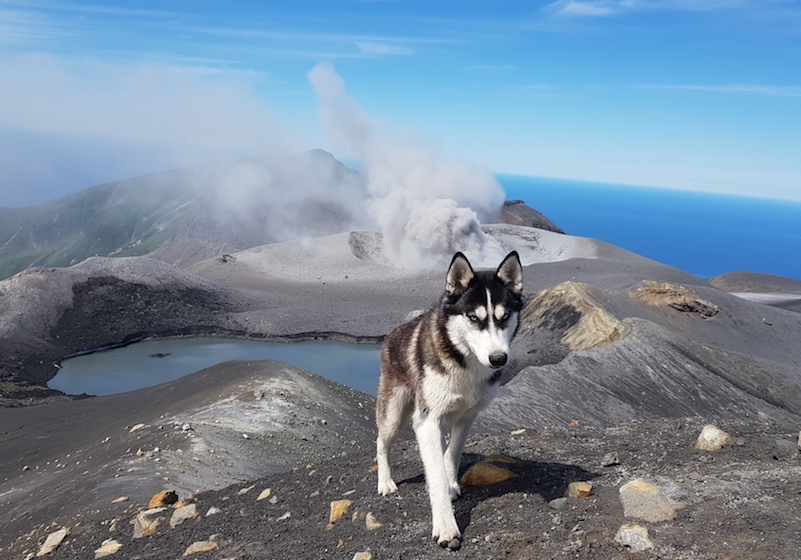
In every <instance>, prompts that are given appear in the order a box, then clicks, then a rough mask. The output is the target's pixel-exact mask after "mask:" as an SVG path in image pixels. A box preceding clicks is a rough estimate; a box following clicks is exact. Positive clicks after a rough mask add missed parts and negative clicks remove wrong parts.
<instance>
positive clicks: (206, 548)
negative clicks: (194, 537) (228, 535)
mask: <svg viewBox="0 0 801 560" xmlns="http://www.w3.org/2000/svg"><path fill="white" fill-rule="evenodd" d="M217 547H218V545H217V543H216V542H214V541H197V542H194V543H192V544H190V545H189V546H188V547H187V549H186V550H185V551H184V556H192V555H193V554H199V553H201V552H211V551H212V550H215V549H216V548H217Z"/></svg>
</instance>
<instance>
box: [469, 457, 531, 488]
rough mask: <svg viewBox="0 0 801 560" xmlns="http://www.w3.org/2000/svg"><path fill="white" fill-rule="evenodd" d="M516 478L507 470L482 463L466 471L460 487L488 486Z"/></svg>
mask: <svg viewBox="0 0 801 560" xmlns="http://www.w3.org/2000/svg"><path fill="white" fill-rule="evenodd" d="M516 476H517V475H516V474H515V473H513V472H512V471H510V470H509V469H505V468H503V467H498V466H496V465H493V464H491V463H486V462H484V461H482V462H480V463H476V464H475V465H473V466H472V467H470V468H469V469H467V472H466V473H464V474H463V475H462V480H461V483H462V486H490V485H492V484H498V483H499V482H503V481H505V480H509V479H510V478H515V477H516Z"/></svg>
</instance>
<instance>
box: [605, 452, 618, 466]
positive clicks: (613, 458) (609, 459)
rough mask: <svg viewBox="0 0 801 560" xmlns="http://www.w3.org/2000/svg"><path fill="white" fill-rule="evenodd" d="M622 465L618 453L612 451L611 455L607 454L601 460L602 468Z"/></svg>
mask: <svg viewBox="0 0 801 560" xmlns="http://www.w3.org/2000/svg"><path fill="white" fill-rule="evenodd" d="M619 464H620V457H618V455H617V452H616V451H612V452H611V453H607V454H606V455H604V456H603V459H601V466H602V467H613V466H615V465H619Z"/></svg>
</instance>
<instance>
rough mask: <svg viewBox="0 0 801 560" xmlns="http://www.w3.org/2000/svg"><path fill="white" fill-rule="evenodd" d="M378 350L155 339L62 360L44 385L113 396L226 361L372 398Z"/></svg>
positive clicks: (327, 344) (316, 343) (327, 343)
mask: <svg viewBox="0 0 801 560" xmlns="http://www.w3.org/2000/svg"><path fill="white" fill-rule="evenodd" d="M380 348H381V347H380V345H375V344H345V343H342V342H331V341H308V342H294V343H286V344H285V343H278V342H261V341H254V340H232V339H227V338H190V339H179V340H154V341H149V342H138V343H136V344H131V345H130V346H126V347H124V348H117V349H114V350H108V351H105V352H96V353H94V354H88V355H85V356H78V357H76V358H70V359H68V360H64V361H63V362H62V364H61V365H62V367H61V369H60V370H59V372H58V374H57V375H56V376H55V377H54V378H53V379H51V380H50V382H49V383H48V384H47V385H48V387H50V388H51V389H57V390H59V391H63V392H64V393H67V394H70V395H80V394H82V393H86V394H89V395H112V394H115V393H124V392H126V391H133V390H135V389H141V388H143V387H150V386H152V385H158V384H159V383H165V382H167V381H172V380H173V379H178V378H179V377H183V376H184V375H188V374H190V373H193V372H196V371H198V370H201V369H203V368H207V367H210V366H213V365H215V364H219V363H221V362H226V361H229V360H278V361H280V362H285V363H288V364H291V365H293V366H297V367H300V368H303V369H306V370H309V371H311V372H314V373H316V374H318V375H321V376H323V377H325V378H327V379H330V380H332V381H336V382H337V383H342V384H343V385H347V386H349V387H353V388H354V389H357V390H359V391H364V392H365V393H368V394H370V395H375V393H376V389H377V386H378V368H379V352H380Z"/></svg>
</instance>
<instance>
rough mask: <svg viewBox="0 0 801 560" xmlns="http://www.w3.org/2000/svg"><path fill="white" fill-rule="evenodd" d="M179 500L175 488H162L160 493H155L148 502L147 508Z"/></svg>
mask: <svg viewBox="0 0 801 560" xmlns="http://www.w3.org/2000/svg"><path fill="white" fill-rule="evenodd" d="M177 501H178V494H176V493H175V490H162V491H161V492H159V493H158V494H154V495H153V497H152V498H150V501H149V502H148V504H147V509H153V508H157V507H163V506H171V505H173V504H174V503H175V502H177Z"/></svg>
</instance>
